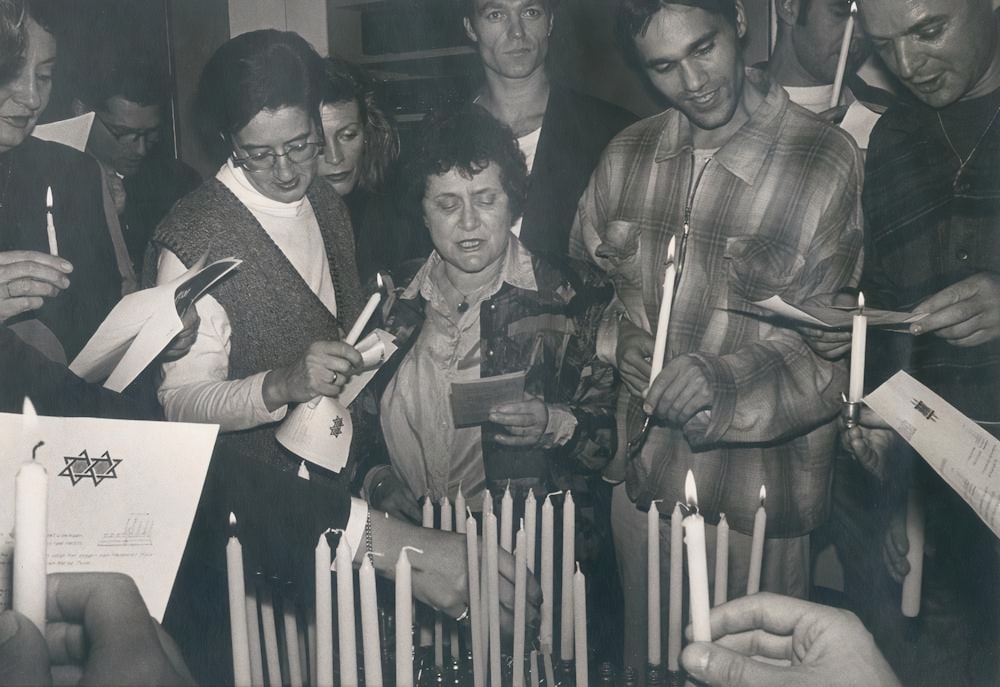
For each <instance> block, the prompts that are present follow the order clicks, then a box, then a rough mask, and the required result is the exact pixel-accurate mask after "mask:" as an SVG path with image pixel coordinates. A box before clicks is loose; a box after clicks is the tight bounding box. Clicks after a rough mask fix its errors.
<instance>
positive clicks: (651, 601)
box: [646, 501, 661, 665]
mask: <svg viewBox="0 0 1000 687" xmlns="http://www.w3.org/2000/svg"><path fill="white" fill-rule="evenodd" d="M656 504H657V501H653V502H652V503H650V504H649V512H648V513H647V514H646V624H647V628H646V640H647V653H648V654H649V662H650V663H651V664H653V665H660V661H661V656H660V652H661V649H660V646H661V639H660V509H659V508H657V507H656Z"/></svg>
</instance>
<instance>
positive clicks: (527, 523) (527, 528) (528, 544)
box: [524, 489, 538, 573]
mask: <svg viewBox="0 0 1000 687" xmlns="http://www.w3.org/2000/svg"><path fill="white" fill-rule="evenodd" d="M537 508H538V506H537V504H536V503H535V492H534V490H533V489H528V495H527V496H526V497H525V498H524V554H525V563H526V565H527V566H528V572H529V573H533V572H535V535H536V529H537V527H536V525H535V517H536V514H535V511H536V510H537Z"/></svg>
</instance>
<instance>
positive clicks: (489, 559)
mask: <svg viewBox="0 0 1000 687" xmlns="http://www.w3.org/2000/svg"><path fill="white" fill-rule="evenodd" d="M483 539H484V540H485V546H486V571H487V575H486V585H487V587H486V595H487V599H488V600H489V606H488V609H487V613H488V614H489V621H490V622H489V627H490V635H489V640H490V685H499V684H500V651H501V648H500V568H499V557H500V551H499V544H498V542H497V516H495V515H493V513H489V514H488V515H486V516H485V517H484V518H483Z"/></svg>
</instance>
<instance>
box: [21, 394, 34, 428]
mask: <svg viewBox="0 0 1000 687" xmlns="http://www.w3.org/2000/svg"><path fill="white" fill-rule="evenodd" d="M21 414H22V415H23V416H24V428H25V429H34V427H35V425H36V424H38V413H36V412H35V404H34V403H32V402H31V399H30V398H28V397H27V396H25V397H24V406H23V408H22V410H21Z"/></svg>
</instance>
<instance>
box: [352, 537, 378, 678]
mask: <svg viewBox="0 0 1000 687" xmlns="http://www.w3.org/2000/svg"><path fill="white" fill-rule="evenodd" d="M358 587H359V589H360V591H361V639H362V645H363V646H362V649H363V651H364V656H365V687H382V656H381V653H382V647H381V642H380V640H379V634H378V593H377V591H376V588H375V568H374V567H372V561H371V557H369V556H367V555H365V556H363V557H362V560H361V568H360V570H359V571H358Z"/></svg>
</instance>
